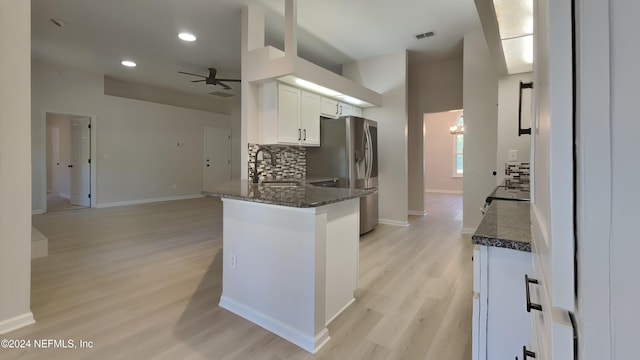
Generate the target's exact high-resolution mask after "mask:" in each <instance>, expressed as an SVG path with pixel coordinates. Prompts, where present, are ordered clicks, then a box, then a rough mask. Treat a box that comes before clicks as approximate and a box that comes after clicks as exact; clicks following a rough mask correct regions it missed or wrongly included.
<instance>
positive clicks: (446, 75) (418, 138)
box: [408, 55, 462, 214]
mask: <svg viewBox="0 0 640 360" xmlns="http://www.w3.org/2000/svg"><path fill="white" fill-rule="evenodd" d="M408 88H409V94H408V95H409V120H408V121H409V123H408V141H409V152H408V155H409V160H408V161H409V194H408V196H409V199H408V201H409V212H410V213H412V214H423V213H424V210H425V204H424V196H423V195H422V194H423V192H424V189H425V188H424V183H425V179H424V178H425V174H424V171H425V169H424V156H423V155H424V149H423V143H424V131H423V125H424V114H426V113H435V112H440V111H448V110H454V109H462V55H460V56H459V57H455V58H453V59H449V60H444V61H438V62H428V63H425V62H421V60H420V59H418V58H417V57H416V56H411V55H410V62H409V86H408Z"/></svg>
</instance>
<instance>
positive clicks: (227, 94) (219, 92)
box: [209, 91, 233, 98]
mask: <svg viewBox="0 0 640 360" xmlns="http://www.w3.org/2000/svg"><path fill="white" fill-rule="evenodd" d="M209 95H213V96H218V97H221V98H228V97H232V96H233V94H229V93H223V92H222V91H213V92H210V93H209Z"/></svg>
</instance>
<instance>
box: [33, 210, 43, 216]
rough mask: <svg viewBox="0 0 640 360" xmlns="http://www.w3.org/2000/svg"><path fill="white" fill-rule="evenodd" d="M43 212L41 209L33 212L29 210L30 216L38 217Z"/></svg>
mask: <svg viewBox="0 0 640 360" xmlns="http://www.w3.org/2000/svg"><path fill="white" fill-rule="evenodd" d="M44 213H45V211H44V210H42V209H35V210H31V215H40V214H44Z"/></svg>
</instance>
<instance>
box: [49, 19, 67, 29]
mask: <svg viewBox="0 0 640 360" xmlns="http://www.w3.org/2000/svg"><path fill="white" fill-rule="evenodd" d="M49 20H50V21H51V22H52V23H53V24H54V25H55V26H57V27H60V28H61V27H64V26H65V25H67V22H66V21H64V20H61V19H56V18H51V19H49Z"/></svg>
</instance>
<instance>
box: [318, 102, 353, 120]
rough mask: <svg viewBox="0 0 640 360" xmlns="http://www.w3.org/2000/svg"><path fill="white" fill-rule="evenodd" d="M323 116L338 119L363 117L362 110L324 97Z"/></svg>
mask: <svg viewBox="0 0 640 360" xmlns="http://www.w3.org/2000/svg"><path fill="white" fill-rule="evenodd" d="M321 114H322V116H326V117H329V118H338V117H340V116H349V115H355V116H362V109H361V108H359V107H357V106H353V105H351V104H347V103H343V102H340V101H338V100H335V99H331V98H327V97H322V110H321Z"/></svg>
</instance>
